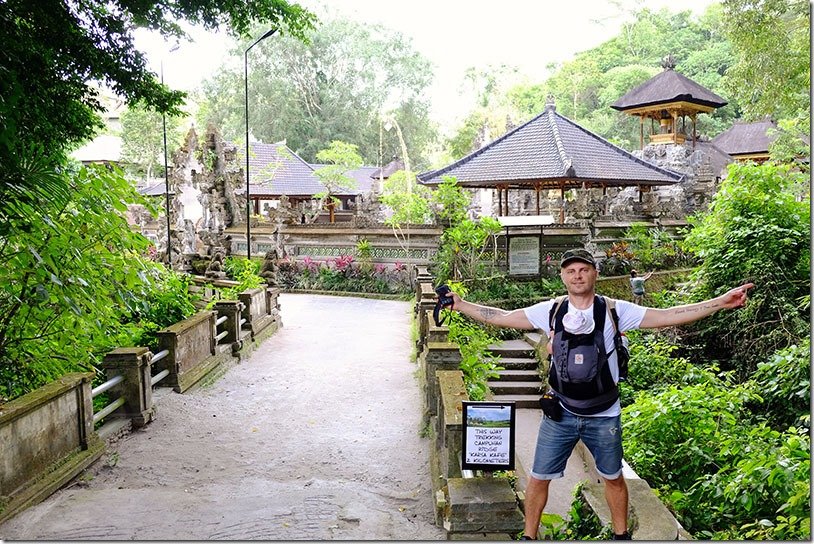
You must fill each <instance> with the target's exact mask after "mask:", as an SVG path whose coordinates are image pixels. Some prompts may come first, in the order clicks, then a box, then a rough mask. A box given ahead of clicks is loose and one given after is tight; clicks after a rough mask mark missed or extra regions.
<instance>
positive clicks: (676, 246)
mask: <svg viewBox="0 0 814 544" xmlns="http://www.w3.org/2000/svg"><path fill="white" fill-rule="evenodd" d="M624 237H625V239H627V240H628V241H629V250H630V252H631V253H632V254H633V258H632V263H631V267H632V268H638V269H639V270H640V271H641V272H643V271H651V270H671V269H674V268H683V267H686V266H691V265H692V264H693V258H692V256H691V255H690V254H688V253H687V252H685V251H684V250H683V249H682V248H681V243H680V242H679V241H678V240H676V239H674V238H673V237H672V236H670V233H669V232H667V231H666V230H664V229H660V228H652V227H648V226H647V225H644V224H641V223H634V224H633V225H631V226H630V228H628V229H627V230H626V231H625V233H624ZM625 272H626V273H627V272H630V269H628V270H626V271H625Z"/></svg>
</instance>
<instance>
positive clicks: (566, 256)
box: [560, 248, 596, 268]
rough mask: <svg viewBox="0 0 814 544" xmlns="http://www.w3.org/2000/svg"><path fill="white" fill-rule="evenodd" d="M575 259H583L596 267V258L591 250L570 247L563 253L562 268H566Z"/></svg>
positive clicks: (582, 260)
mask: <svg viewBox="0 0 814 544" xmlns="http://www.w3.org/2000/svg"><path fill="white" fill-rule="evenodd" d="M574 261H581V262H583V263H586V264H589V265H591V266H593V267H594V268H596V260H594V256H593V255H591V252H590V251H588V250H586V249H582V248H577V249H569V250H568V251H566V252H565V253H563V254H562V259H561V260H560V268H565V267H566V266H568V265H569V264H570V263H572V262H574Z"/></svg>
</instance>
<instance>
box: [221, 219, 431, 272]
mask: <svg viewBox="0 0 814 544" xmlns="http://www.w3.org/2000/svg"><path fill="white" fill-rule="evenodd" d="M277 228H278V227H276V226H274V225H270V224H262V223H261V224H259V225H258V226H257V227H256V228H252V229H251V236H252V255H253V256H258V257H259V256H262V255H264V254H265V253H266V252H267V251H273V250H276V249H278V244H281V245H282V247H281V248H280V249H283V250H284V251H285V255H286V256H288V258H290V259H292V260H296V261H302V260H304V259H305V258H306V257H308V258H310V259H313V260H315V261H326V260H328V259H333V258H336V257H339V256H342V255H353V256H356V255H357V250H356V248H357V245H358V244H359V242H361V241H362V240H364V241H366V242H368V243H369V244H370V257H371V260H372V262H374V263H381V264H388V265H392V264H394V263H396V262H400V263H404V264H411V265H412V264H417V265H423V266H426V265H427V264H429V262H430V259H431V258H432V256H433V255H434V254H435V253H436V252H437V251H438V244H439V241H440V238H441V233H442V230H441V229H440V228H438V227H434V226H430V225H417V226H412V227H405V228H404V229H403V230H404V233H405V235H408V236H409V239H410V246H409V249H408V250H406V249H405V248H404V247H402V245H401V244H400V243H399V241H398V240H397V239H396V238H395V236H394V235H393V229H392V228H391V227H388V226H387V225H374V226H371V227H366V228H363V227H358V226H355V225H353V224H352V223H335V224H331V225H325V224H314V225H296V224H295V225H280V226H279V229H280V231H279V232H278V231H277ZM225 233H226V234H228V235H229V236H230V237H231V240H232V247H231V254H232V255H246V225H245V224H243V225H233V226H231V227H229V228H228V229H226V231H225Z"/></svg>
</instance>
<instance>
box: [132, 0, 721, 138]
mask: <svg viewBox="0 0 814 544" xmlns="http://www.w3.org/2000/svg"><path fill="white" fill-rule="evenodd" d="M293 1H295V2H296V0H293ZM297 3H299V4H301V5H303V6H306V7H308V8H309V9H311V10H312V11H314V12H315V13H317V15H318V16H319V15H322V14H324V13H325V9H327V10H329V11H330V12H333V13H337V14H340V15H342V16H345V17H348V18H350V19H354V20H357V21H360V22H364V23H366V24H370V25H375V24H380V25H382V26H385V27H388V28H391V29H393V30H396V31H398V32H400V33H401V34H403V35H404V36H407V37H409V38H412V40H413V46H414V48H415V49H416V50H417V51H419V52H420V53H422V54H423V55H424V56H425V57H427V58H428V59H429V60H430V62H432V63H433V65H434V68H435V79H434V82H433V84H432V86H431V88H430V89H429V93H430V96H431V102H432V104H433V118H434V119H435V120H436V121H438V122H440V123H441V124H442V125H445V126H446V127H447V128H449V125H450V124H452V123H454V122H455V121H456V120H457V119H459V118H461V117H462V116H463V115H464V114H466V113H467V112H468V111H469V110H470V109H471V106H472V104H471V102H470V99H469V97H468V96H467V95H464V94H463V91H462V84H463V75H464V72H465V71H466V69H467V68H469V67H472V66H474V67H476V68H478V69H486V68H487V67H489V65H494V66H497V65H500V64H506V65H509V66H517V67H518V68H519V69H520V71H521V72H522V73H524V74H526V75H527V76H528V77H529V80H530V81H532V82H540V81H542V80H544V79H545V77H546V76H547V71H546V65H548V64H550V63H552V62H563V61H567V60H569V59H571V58H572V57H573V56H574V54H575V53H578V52H580V51H584V50H586V49H590V48H592V47H595V46H597V45H599V44H600V43H602V42H604V41H606V40H608V39H610V38H611V37H613V36H614V35H616V34H617V33H618V31H619V28H620V26H621V24H622V22H623V21H624V20H625V15H624V11H623V10H622V9H620V8H619V7H618V6H616V5H614V3H612V2H608V1H607V0H566V1H553V2H552V1H545V2H544V1H538V0H500V1H495V0H410V1H409V2H403V1H402V2H398V3H396V2H392V1H387V0H300V1H299V2H297ZM622 3H623V5H624V6H628V7H630V6H636V5H644V6H647V7H649V8H650V9H653V10H658V9H660V8H662V7H666V8H668V9H670V10H672V11H679V9H677V8H680V10H691V11H692V12H693V13H695V14H696V15H700V14H701V13H703V11H704V10H705V9H706V7H707V6H709V5H710V4H712V3H713V0H681V1H679V2H675V1H674V0H646V1H644V2H642V1H637V0H622ZM324 6H327V8H326V7H324ZM192 34H193V37H194V39H195V43H192V44H191V43H182V44H181V46H180V48H179V49H178V50H177V51H175V52H172V53H168V50H169V49H170V44H167V43H164V42H163V41H162V40H161V39H160V37H156V36H154V35H148V34H147V33H145V32H139V33H137V40H136V46H137V47H138V48H139V49H141V50H142V51H145V52H146V53H147V55H148V58H149V59H150V66H151V68H152V69H154V70H155V71H156V72H158V71H159V65H160V62H161V59H162V56H163V58H164V79H165V81H166V82H167V84H168V85H170V86H171V87H173V88H177V89H182V90H191V89H193V88H194V87H196V86H197V85H198V84H199V83H200V82H201V81H202V80H203V79H205V78H206V77H208V76H210V75H211V73H212V72H213V71H214V70H215V69H216V68H217V67H218V66H220V64H221V63H222V62H224V61H231V62H238V61H239V62H240V63H241V64H242V60H243V59H242V58H240V59H229V58H228V57H229V55H228V50H227V49H228V46H227V43H228V42H227V41H226V38H225V37H224V34H212V35H207V34H206V33H204V32H202V31H198V30H194V31H192ZM269 39H273V37H272V38H269Z"/></svg>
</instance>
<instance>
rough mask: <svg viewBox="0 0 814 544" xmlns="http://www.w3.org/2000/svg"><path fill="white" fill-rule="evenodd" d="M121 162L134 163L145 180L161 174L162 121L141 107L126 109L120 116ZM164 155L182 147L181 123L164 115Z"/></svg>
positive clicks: (174, 117) (162, 151)
mask: <svg viewBox="0 0 814 544" xmlns="http://www.w3.org/2000/svg"><path fill="white" fill-rule="evenodd" d="M121 123H122V159H123V160H124V161H126V162H130V163H133V164H134V165H135V168H136V170H137V171H138V172H140V173H143V175H144V176H145V178H147V179H148V180H149V179H151V178H153V177H154V176H157V175H158V174H159V173H162V174H163V172H164V124H163V123H164V119H162V115H161V114H160V113H158V112H156V111H153V110H149V109H147V108H145V107H144V106H143V105H142V104H136V105H133V106H131V107H129V108H128V109H127V110H126V111H124V112H123V113H122V115H121ZM166 123H167V155H168V158H167V160H168V162H169V161H170V160H171V159H170V157H171V156H172V153H173V150H175V149H177V148H178V146H179V145H180V144H181V138H182V134H181V123H180V120H179V118H178V117H176V116H166Z"/></svg>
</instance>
